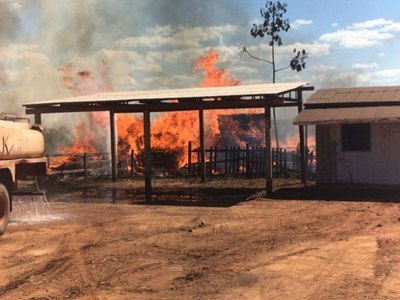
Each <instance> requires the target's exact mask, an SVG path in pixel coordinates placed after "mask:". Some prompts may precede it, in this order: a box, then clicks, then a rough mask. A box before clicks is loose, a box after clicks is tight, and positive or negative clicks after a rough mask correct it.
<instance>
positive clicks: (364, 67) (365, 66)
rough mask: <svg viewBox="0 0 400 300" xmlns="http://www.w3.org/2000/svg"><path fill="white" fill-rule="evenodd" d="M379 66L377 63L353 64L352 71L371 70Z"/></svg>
mask: <svg viewBox="0 0 400 300" xmlns="http://www.w3.org/2000/svg"><path fill="white" fill-rule="evenodd" d="M378 67H379V65H378V64H377V63H371V64H354V65H353V66H352V68H353V69H372V68H378Z"/></svg>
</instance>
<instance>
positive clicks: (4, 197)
mask: <svg viewBox="0 0 400 300" xmlns="http://www.w3.org/2000/svg"><path fill="white" fill-rule="evenodd" d="M9 218H10V197H9V196H8V191H7V189H6V187H5V186H4V185H3V184H1V183H0V235H2V234H3V233H4V232H5V231H6V229H7V226H8V221H9Z"/></svg>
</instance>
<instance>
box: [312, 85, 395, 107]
mask: <svg viewBox="0 0 400 300" xmlns="http://www.w3.org/2000/svg"><path fill="white" fill-rule="evenodd" d="M383 101H385V102H400V86H385V87H382V86H379V87H356V88H336V89H321V90H317V91H316V92H314V93H313V94H312V95H311V96H310V97H309V98H308V100H307V101H306V105H310V106H311V105H313V104H319V105H320V104H321V105H323V104H332V103H338V104H341V103H363V102H365V103H368V102H383Z"/></svg>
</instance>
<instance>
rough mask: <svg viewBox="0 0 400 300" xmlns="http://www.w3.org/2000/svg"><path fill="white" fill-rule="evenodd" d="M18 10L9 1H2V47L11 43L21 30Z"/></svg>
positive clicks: (0, 12) (0, 34)
mask: <svg viewBox="0 0 400 300" xmlns="http://www.w3.org/2000/svg"><path fill="white" fill-rule="evenodd" d="M17 8H18V7H16V6H14V7H13V6H12V5H10V3H9V2H7V1H0V46H3V45H4V44H7V43H9V42H10V41H12V40H13V39H15V37H16V36H17V33H18V31H19V29H20V18H19V16H18V13H17Z"/></svg>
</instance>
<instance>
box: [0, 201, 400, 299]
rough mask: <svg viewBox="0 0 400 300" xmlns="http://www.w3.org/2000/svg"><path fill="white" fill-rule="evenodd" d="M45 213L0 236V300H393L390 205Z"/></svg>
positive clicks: (393, 217) (80, 206)
mask: <svg viewBox="0 0 400 300" xmlns="http://www.w3.org/2000/svg"><path fill="white" fill-rule="evenodd" d="M51 207H52V211H53V212H52V214H53V216H61V217H62V219H59V220H53V221H42V222H38V223H30V222H24V219H23V217H21V216H18V214H17V212H15V213H14V215H13V219H14V221H13V223H11V224H10V226H9V230H8V232H7V233H6V234H5V235H4V236H2V237H0V263H1V268H0V298H1V299H399V298H400V285H399V281H400V234H399V232H400V204H397V203H383V202H354V201H311V200H308V201H299V200H297V201H296V200H268V199H255V200H251V201H247V202H242V203H239V204H237V205H235V206H231V207H183V206H162V205H128V204H93V203H91V204H90V203H65V202H64V203H63V202H57V203H51ZM16 210H17V207H16Z"/></svg>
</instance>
